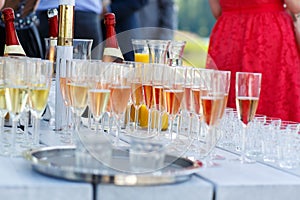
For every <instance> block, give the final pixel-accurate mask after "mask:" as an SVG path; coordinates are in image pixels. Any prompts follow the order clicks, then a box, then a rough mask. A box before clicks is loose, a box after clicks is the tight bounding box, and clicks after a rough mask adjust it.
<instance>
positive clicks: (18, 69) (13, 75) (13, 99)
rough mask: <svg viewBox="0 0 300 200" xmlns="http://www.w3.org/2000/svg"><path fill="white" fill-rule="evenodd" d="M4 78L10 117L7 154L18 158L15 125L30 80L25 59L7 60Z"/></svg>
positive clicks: (24, 100)
mask: <svg viewBox="0 0 300 200" xmlns="http://www.w3.org/2000/svg"><path fill="white" fill-rule="evenodd" d="M4 77H5V79H4V80H5V85H6V88H5V100H6V105H7V110H8V112H9V114H10V116H11V117H12V130H11V133H12V134H11V139H10V150H9V154H10V155H11V156H18V155H20V154H21V152H20V151H18V150H17V149H16V134H17V124H18V121H19V118H20V116H21V113H22V112H23V111H24V109H25V105H26V103H27V99H28V84H29V80H30V79H31V78H32V75H31V74H30V73H29V70H28V66H27V62H26V59H17V58H11V59H7V60H6V63H5V65H4Z"/></svg>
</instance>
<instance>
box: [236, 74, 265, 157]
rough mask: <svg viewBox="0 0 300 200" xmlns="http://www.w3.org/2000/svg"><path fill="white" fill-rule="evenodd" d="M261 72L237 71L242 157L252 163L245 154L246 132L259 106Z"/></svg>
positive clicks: (237, 101)
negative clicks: (241, 127)
mask: <svg viewBox="0 0 300 200" xmlns="http://www.w3.org/2000/svg"><path fill="white" fill-rule="evenodd" d="M261 78H262V74H261V73H251V72H237V73H236V84H235V91H236V94H235V95H236V107H237V112H238V117H239V119H240V121H241V122H242V124H243V132H242V145H241V157H240V161H241V162H242V163H251V162H253V161H252V160H251V159H248V158H246V156H245V146H246V132H247V127H248V124H249V122H251V121H252V120H253V118H254V117H255V113H256V110H257V106H258V101H259V95H260V87H261Z"/></svg>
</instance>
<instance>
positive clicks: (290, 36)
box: [207, 0, 300, 122]
mask: <svg viewBox="0 0 300 200" xmlns="http://www.w3.org/2000/svg"><path fill="white" fill-rule="evenodd" d="M209 2H210V6H211V10H212V13H213V15H214V16H215V17H216V19H217V21H216V24H215V26H214V28H213V31H212V34H211V36H210V45H209V50H208V59H207V68H214V69H219V70H229V71H231V75H232V78H231V86H230V93H229V100H228V107H235V73H236V72H238V71H243V72H260V73H262V87H261V94H260V100H259V106H258V110H257V113H259V114H265V115H267V116H270V117H280V118H281V119H282V120H290V121H298V122H300V50H299V49H298V47H297V44H296V39H295V36H294V31H293V28H294V27H293V20H292V17H291V15H290V14H288V12H287V11H286V9H285V5H286V8H287V9H288V10H289V11H290V12H291V13H294V14H295V13H300V3H299V0H285V1H284V0H246V1H237V0H209Z"/></svg>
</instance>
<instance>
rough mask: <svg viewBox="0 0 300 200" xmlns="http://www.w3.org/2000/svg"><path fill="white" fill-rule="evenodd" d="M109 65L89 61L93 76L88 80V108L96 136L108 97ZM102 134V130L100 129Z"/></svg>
mask: <svg viewBox="0 0 300 200" xmlns="http://www.w3.org/2000/svg"><path fill="white" fill-rule="evenodd" d="M110 65H111V64H110V63H106V62H101V61H91V62H90V68H91V71H92V72H93V75H92V76H91V78H90V79H89V90H88V106H89V109H90V110H91V113H92V115H93V119H94V122H95V128H96V134H99V129H100V128H99V125H100V121H101V119H102V117H103V114H104V113H105V112H106V109H107V105H108V102H109V96H110V90H109V86H110V75H111V72H112V67H111V66H110ZM102 133H104V129H103V127H102Z"/></svg>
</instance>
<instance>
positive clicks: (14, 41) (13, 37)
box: [5, 21, 20, 46]
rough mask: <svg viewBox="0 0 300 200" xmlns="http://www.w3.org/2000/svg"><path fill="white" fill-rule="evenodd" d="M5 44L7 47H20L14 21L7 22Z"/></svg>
mask: <svg viewBox="0 0 300 200" xmlns="http://www.w3.org/2000/svg"><path fill="white" fill-rule="evenodd" d="M5 36H6V38H5V43H6V45H7V46H10V45H20V42H19V40H18V37H17V34H16V29H15V26H14V22H13V21H6V22H5Z"/></svg>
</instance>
